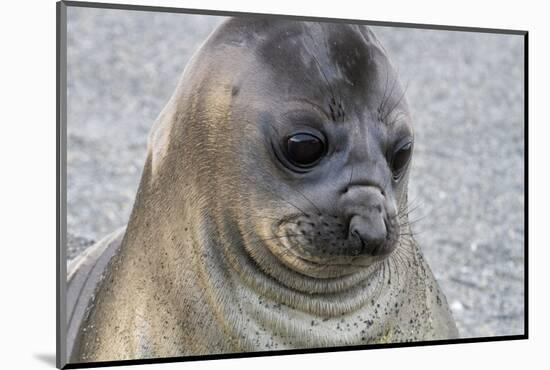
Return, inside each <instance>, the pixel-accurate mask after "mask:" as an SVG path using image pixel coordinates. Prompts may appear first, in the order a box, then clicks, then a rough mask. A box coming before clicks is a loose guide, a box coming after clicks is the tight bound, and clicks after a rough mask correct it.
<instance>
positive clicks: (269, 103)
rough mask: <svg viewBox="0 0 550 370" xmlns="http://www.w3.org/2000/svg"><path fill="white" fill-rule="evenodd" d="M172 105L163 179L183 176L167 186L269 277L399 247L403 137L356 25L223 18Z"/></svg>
mask: <svg viewBox="0 0 550 370" xmlns="http://www.w3.org/2000/svg"><path fill="white" fill-rule="evenodd" d="M171 104H172V106H173V108H172V112H175V113H174V114H172V117H173V118H172V120H171V121H170V122H171V131H172V133H171V134H170V135H168V136H169V137H170V140H168V141H169V143H168V144H167V145H163V146H162V147H163V148H164V149H163V150H160V151H158V153H157V157H160V158H168V157H169V155H168V154H173V153H180V154H181V155H180V156H177V157H178V158H176V159H174V156H170V158H171V160H170V161H167V162H169V163H171V164H172V166H169V167H170V170H169V171H164V173H165V176H170V177H172V178H179V179H183V180H182V181H181V184H180V185H179V187H177V188H174V189H173V191H176V192H179V194H180V198H185V199H186V200H187V201H188V202H189V201H191V202H195V203H196V204H197V203H200V207H198V208H200V209H201V214H200V217H202V219H203V220H207V221H208V222H209V223H211V224H212V225H215V227H214V229H215V230H216V231H217V233H218V235H219V238H218V244H223V245H221V246H220V248H229V249H231V252H230V254H235V253H241V252H242V253H245V254H246V255H248V256H249V257H250V258H251V261H254V263H256V264H257V265H258V266H259V267H260V268H261V269H262V270H264V272H267V273H269V274H271V275H273V276H276V277H279V278H280V277H281V276H283V275H284V276H286V278H287V279H291V278H290V276H293V275H294V276H298V275H300V276H301V278H308V279H309V278H312V279H319V278H321V279H339V278H345V277H349V276H350V275H353V274H356V273H358V272H359V271H361V270H365V269H368V268H369V267H371V266H373V265H374V264H376V262H377V261H381V260H383V259H385V258H387V257H388V256H389V255H390V254H391V253H392V252H393V251H394V250H395V249H396V248H397V247H398V246H399V244H400V239H401V237H400V236H401V235H402V234H404V233H406V232H407V231H406V230H405V229H404V227H403V225H404V224H406V220H407V211H406V197H407V195H406V187H407V177H408V172H409V166H410V159H411V155H412V151H413V131H412V127H411V120H410V115H409V111H408V108H407V105H406V102H405V99H404V91H403V89H402V87H401V85H400V83H399V82H398V80H397V76H396V72H395V71H394V69H393V68H392V66H391V64H390V62H389V60H388V57H387V56H386V53H385V51H384V49H383V48H382V46H381V45H380V43H379V42H378V40H377V39H376V37H375V36H374V34H373V33H372V32H371V31H370V30H369V29H368V28H367V27H365V26H359V25H346V24H333V23H311V22H297V21H296V22H295V21H288V20H278V19H232V20H230V21H228V22H226V23H224V24H223V25H222V26H220V27H219V28H218V29H217V31H216V32H215V33H214V34H213V35H211V37H210V38H209V39H208V41H207V42H206V44H205V45H204V46H203V48H202V49H201V51H200V52H199V53H198V54H197V55H196V56H195V57H194V59H193V60H192V62H191V63H190V65H189V66H188V68H187V70H186V72H185V74H184V77H183V79H182V81H181V83H180V87H179V88H178V90H177V92H176V94H175V95H174V97H173V98H172V102H171ZM153 136H154V139H155V138H156V139H157V141H159V140H160V141H162V138H163V137H164V136H163V134H162V131H161V130H159V132H156V133H155V132H154V133H153ZM168 136H167V137H168ZM154 141H155V140H153V142H154ZM153 151H154V150H153ZM154 162H155V157H153V163H154ZM182 162H184V163H185V164H186V165H185V166H181V163H182ZM174 163H179V164H178V165H174ZM178 171H179V172H180V175H181V176H177V174H175V173H177V172H178ZM181 171H183V172H181ZM184 183H185V185H187V186H183V184H184ZM194 208H196V207H194ZM195 216H197V215H195ZM197 217H198V216H197ZM209 230H210V231H209V232H211V231H212V229H209ZM282 270H284V273H282V272H281V271H282ZM287 285H288V284H287Z"/></svg>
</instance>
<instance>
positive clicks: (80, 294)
mask: <svg viewBox="0 0 550 370" xmlns="http://www.w3.org/2000/svg"><path fill="white" fill-rule="evenodd" d="M125 231H126V227H123V228H120V229H118V230H117V231H115V232H113V233H111V234H109V235H107V236H106V237H105V238H103V239H102V240H100V241H99V242H97V243H96V244H94V245H93V246H91V247H89V248H88V249H87V250H86V251H84V252H83V253H81V254H80V255H79V256H78V257H76V258H75V259H74V260H72V261H71V262H70V263H69V265H68V266H67V353H68V354H69V358H70V354H71V353H72V350H73V347H74V345H75V339H76V338H77V336H78V332H79V330H80V326H81V324H82V322H83V321H84V320H85V317H86V313H87V312H88V307H89V306H90V304H91V303H92V302H93V299H94V293H95V291H96V289H97V288H98V287H99V285H100V284H99V282H100V281H101V279H102V278H103V275H104V272H105V268H106V267H107V265H108V264H109V261H111V258H112V257H113V256H114V255H115V254H116V252H117V251H118V249H119V247H120V244H121V242H122V238H123V236H124V233H125Z"/></svg>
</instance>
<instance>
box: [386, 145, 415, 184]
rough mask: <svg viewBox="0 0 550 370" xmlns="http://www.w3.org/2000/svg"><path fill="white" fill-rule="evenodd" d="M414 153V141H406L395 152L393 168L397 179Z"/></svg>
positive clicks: (392, 162) (392, 161)
mask: <svg viewBox="0 0 550 370" xmlns="http://www.w3.org/2000/svg"><path fill="white" fill-rule="evenodd" d="M411 154H412V143H410V142H409V143H406V144H405V145H403V146H401V147H400V148H399V149H397V150H396V151H395V152H394V153H393V157H392V160H391V170H392V172H393V177H394V178H395V179H397V178H399V176H401V174H402V173H403V170H404V169H405V167H406V166H407V164H408V163H409V160H410V159H411Z"/></svg>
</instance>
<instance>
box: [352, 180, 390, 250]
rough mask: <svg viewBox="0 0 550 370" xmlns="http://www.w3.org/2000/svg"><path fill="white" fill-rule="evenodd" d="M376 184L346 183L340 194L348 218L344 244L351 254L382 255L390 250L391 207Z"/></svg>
mask: <svg viewBox="0 0 550 370" xmlns="http://www.w3.org/2000/svg"><path fill="white" fill-rule="evenodd" d="M387 203H388V202H387V199H386V196H385V193H384V192H383V191H382V190H381V189H380V187H378V186H369V185H367V186H365V185H362V184H359V185H355V186H352V187H349V189H348V191H347V192H346V193H345V194H344V196H343V198H342V203H341V205H342V208H343V209H344V213H345V215H346V218H347V220H348V224H347V226H348V232H347V238H348V245H349V249H350V253H351V254H353V255H359V254H361V255H370V256H385V255H388V254H389V253H391V251H392V250H393V245H392V244H393V243H392V240H393V238H392V235H393V233H394V231H395V230H394V229H395V228H394V227H393V226H392V225H393V224H392V222H391V219H392V214H391V213H392V212H391V209H390V208H391V207H390V206H389V205H388V204H387Z"/></svg>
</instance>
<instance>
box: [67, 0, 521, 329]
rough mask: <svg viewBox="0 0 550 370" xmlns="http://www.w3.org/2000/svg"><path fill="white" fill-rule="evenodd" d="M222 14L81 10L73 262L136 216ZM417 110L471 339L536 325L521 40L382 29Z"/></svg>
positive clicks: (435, 231)
mask: <svg viewBox="0 0 550 370" xmlns="http://www.w3.org/2000/svg"><path fill="white" fill-rule="evenodd" d="M221 20H222V18H221V17H211V16H208V17H206V16H193V15H192V16H190V15H182V14H161V13H149V12H136V11H120V10H98V9H97V10H96V9H81V8H71V7H70V8H69V10H68V153H67V157H68V158H67V166H68V169H67V173H68V176H67V177H68V178H67V187H68V205H67V208H68V216H67V218H68V219H67V223H68V231H69V232H70V233H71V234H72V235H75V236H78V237H76V238H77V239H75V240H76V243H75V247H74V248H72V249H71V250H69V253H68V254H69V257H70V258H72V257H73V256H74V255H75V253H77V251H78V250H80V249H82V248H85V247H86V246H87V245H88V243H87V241H86V240H83V239H81V238H82V237H84V238H87V239H94V240H97V239H99V238H101V237H102V236H103V235H105V234H107V233H109V232H111V231H113V230H114V229H116V228H118V227H119V226H121V225H124V224H125V223H126V222H127V220H128V217H129V213H130V210H131V207H132V204H133V200H134V196H135V192H136V190H137V186H138V182H139V177H140V173H141V168H142V166H143V163H144V159H145V151H146V142H147V134H148V132H149V129H150V127H151V125H152V123H153V122H154V120H155V118H156V116H157V115H158V114H159V112H160V110H161V109H162V107H163V106H164V104H165V103H166V102H167V100H168V98H169V96H170V95H171V93H172V91H173V89H174V88H175V86H176V82H177V80H178V78H179V76H180V74H181V72H182V71H183V68H184V66H185V64H186V62H187V60H188V59H189V57H190V56H191V55H192V53H193V52H194V51H195V50H196V48H197V47H199V46H200V44H201V42H202V41H203V40H204V39H205V38H206V36H207V35H208V34H209V33H210V32H211V30H212V29H213V27H215V25H217V24H218V23H219V22H220V21H221ZM374 31H375V33H376V34H377V35H378V37H379V38H380V39H381V41H382V43H383V44H384V45H385V47H386V49H387V50H388V52H389V53H390V55H391V56H392V57H393V61H394V64H395V66H396V67H397V68H398V70H399V71H400V74H401V76H402V81H403V82H404V83H405V84H408V91H407V97H408V100H409V104H410V106H411V109H412V111H413V116H414V120H415V123H414V125H415V135H416V144H415V162H414V167H413V173H412V176H411V182H410V199H411V203H412V205H413V206H417V209H416V210H415V211H414V212H413V214H412V216H411V218H412V219H420V220H419V221H418V222H417V223H416V224H415V232H417V233H418V235H417V239H418V241H419V242H420V244H421V245H422V248H423V250H424V252H425V254H426V258H427V259H428V261H429V262H430V266H431V267H432V270H433V271H434V274H435V275H436V277H437V279H438V280H439V282H440V284H441V285H442V287H443V290H444V291H445V293H446V295H447V298H448V301H449V303H450V305H451V308H452V310H453V314H454V316H455V318H456V320H457V323H458V326H459V330H460V332H461V335H462V336H463V337H472V336H473V337H478V336H494V335H511V334H522V333H523V330H524V327H523V314H524V301H523V294H524V289H523V286H524V282H523V274H524V269H523V266H524V258H523V245H524V226H523V225H524V206H525V205H524V198H523V197H524V179H523V173H524V172H523V171H524V162H523V160H524V154H523V153H524V144H523V140H524V134H525V133H524V128H523V125H524V119H523V117H524V104H523V103H524V101H523V81H524V75H523V70H524V64H523V39H522V37H520V36H512V35H494V34H480V33H467V32H445V31H431V30H413V29H398V28H387V27H375V28H374Z"/></svg>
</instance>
